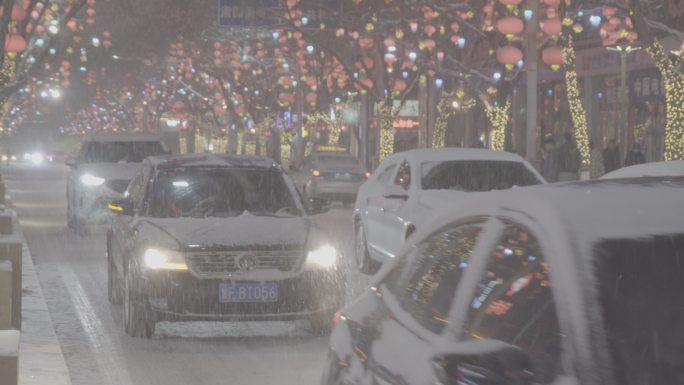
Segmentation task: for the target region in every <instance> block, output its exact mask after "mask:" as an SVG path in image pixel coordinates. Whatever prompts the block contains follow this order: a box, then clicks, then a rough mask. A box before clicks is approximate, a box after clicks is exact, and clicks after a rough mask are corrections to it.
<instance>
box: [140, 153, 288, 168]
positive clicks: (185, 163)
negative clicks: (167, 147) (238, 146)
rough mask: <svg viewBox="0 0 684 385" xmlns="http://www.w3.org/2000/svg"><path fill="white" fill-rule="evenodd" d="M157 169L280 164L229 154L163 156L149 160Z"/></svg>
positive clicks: (269, 160) (270, 166)
mask: <svg viewBox="0 0 684 385" xmlns="http://www.w3.org/2000/svg"><path fill="white" fill-rule="evenodd" d="M148 159H149V161H150V162H152V164H153V165H155V166H157V167H162V168H164V167H166V168H178V167H263V168H276V167H279V165H278V163H277V162H275V161H274V160H272V159H269V158H263V157H258V156H249V155H229V154H184V155H162V156H152V157H150V158H148Z"/></svg>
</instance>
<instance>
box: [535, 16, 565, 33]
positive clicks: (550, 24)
mask: <svg viewBox="0 0 684 385" xmlns="http://www.w3.org/2000/svg"><path fill="white" fill-rule="evenodd" d="M539 24H541V29H542V31H544V33H545V34H547V35H551V36H558V35H560V34H561V31H562V30H563V24H562V23H561V21H560V19H559V18H557V17H556V18H553V19H546V20H542V21H541V22H540V23H539Z"/></svg>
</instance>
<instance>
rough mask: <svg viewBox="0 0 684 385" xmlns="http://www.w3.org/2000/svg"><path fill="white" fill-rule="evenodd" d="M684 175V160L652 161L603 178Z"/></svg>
mask: <svg viewBox="0 0 684 385" xmlns="http://www.w3.org/2000/svg"><path fill="white" fill-rule="evenodd" d="M661 176H684V160H673V161H669V162H652V163H644V164H636V165H634V166H628V167H623V168H621V169H618V170H615V171H612V172H609V173H607V174H606V175H604V176H602V177H601V179H619V178H643V177H661Z"/></svg>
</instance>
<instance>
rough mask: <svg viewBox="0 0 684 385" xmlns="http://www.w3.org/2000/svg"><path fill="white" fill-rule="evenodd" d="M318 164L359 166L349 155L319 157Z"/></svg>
mask: <svg viewBox="0 0 684 385" xmlns="http://www.w3.org/2000/svg"><path fill="white" fill-rule="evenodd" d="M317 163H318V164H320V165H322V166H359V165H361V162H360V161H359V160H358V159H357V158H355V157H353V156H350V155H319V156H318V162H317Z"/></svg>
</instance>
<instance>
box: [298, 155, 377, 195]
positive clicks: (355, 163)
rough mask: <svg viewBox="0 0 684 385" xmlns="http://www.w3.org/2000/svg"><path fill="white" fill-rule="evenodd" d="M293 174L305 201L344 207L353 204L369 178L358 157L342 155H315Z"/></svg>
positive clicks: (309, 157)
mask: <svg viewBox="0 0 684 385" xmlns="http://www.w3.org/2000/svg"><path fill="white" fill-rule="evenodd" d="M291 172H292V176H293V178H294V179H295V181H296V184H297V187H298V188H299V191H300V192H301V193H302V195H303V196H304V199H307V200H314V201H316V200H321V201H340V202H342V203H343V204H345V205H347V204H351V203H352V202H354V200H355V199H356V193H357V191H358V190H359V187H360V186H361V184H363V182H365V181H366V179H367V178H368V176H369V175H370V173H368V171H367V170H366V168H365V167H364V166H363V164H361V161H360V160H359V159H358V158H356V157H355V156H353V155H350V154H348V153H340V152H315V153H313V154H311V155H310V156H308V157H307V158H306V159H305V160H304V162H302V165H301V166H300V167H298V168H296V167H295V168H292V169H291Z"/></svg>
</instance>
